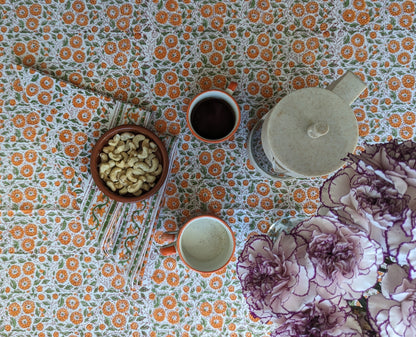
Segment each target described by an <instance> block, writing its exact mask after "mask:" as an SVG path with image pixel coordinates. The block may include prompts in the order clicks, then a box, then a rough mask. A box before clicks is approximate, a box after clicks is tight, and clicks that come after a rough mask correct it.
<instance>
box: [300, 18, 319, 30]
mask: <svg viewBox="0 0 416 337" xmlns="http://www.w3.org/2000/svg"><path fill="white" fill-rule="evenodd" d="M315 23H316V19H315V17H314V16H312V15H307V16H305V17H304V18H303V20H302V25H303V27H305V28H308V29H313V28H314V27H315Z"/></svg>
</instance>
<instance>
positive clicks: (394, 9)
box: [387, 2, 402, 16]
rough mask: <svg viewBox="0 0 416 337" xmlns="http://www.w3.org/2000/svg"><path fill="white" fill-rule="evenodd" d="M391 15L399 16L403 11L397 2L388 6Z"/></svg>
mask: <svg viewBox="0 0 416 337" xmlns="http://www.w3.org/2000/svg"><path fill="white" fill-rule="evenodd" d="M387 9H388V10H389V12H390V15H392V16H399V15H400V14H401V13H402V9H401V7H400V5H399V4H398V3H397V2H393V3H391V4H390V5H389V6H388V8H387Z"/></svg>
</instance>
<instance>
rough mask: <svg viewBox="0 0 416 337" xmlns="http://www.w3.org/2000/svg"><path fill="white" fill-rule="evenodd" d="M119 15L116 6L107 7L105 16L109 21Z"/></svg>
mask: <svg viewBox="0 0 416 337" xmlns="http://www.w3.org/2000/svg"><path fill="white" fill-rule="evenodd" d="M118 15H119V10H118V7H117V6H114V5H111V6H108V7H107V16H108V17H109V18H110V19H113V20H114V19H116V18H117V17H118Z"/></svg>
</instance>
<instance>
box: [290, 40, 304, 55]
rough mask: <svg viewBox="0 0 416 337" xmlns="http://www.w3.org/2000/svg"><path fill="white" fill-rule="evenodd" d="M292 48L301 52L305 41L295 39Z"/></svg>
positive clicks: (296, 51)
mask: <svg viewBox="0 0 416 337" xmlns="http://www.w3.org/2000/svg"><path fill="white" fill-rule="evenodd" d="M292 49H293V51H294V52H295V53H302V52H303V51H304V50H305V43H304V42H303V41H302V40H295V41H294V42H293V43H292Z"/></svg>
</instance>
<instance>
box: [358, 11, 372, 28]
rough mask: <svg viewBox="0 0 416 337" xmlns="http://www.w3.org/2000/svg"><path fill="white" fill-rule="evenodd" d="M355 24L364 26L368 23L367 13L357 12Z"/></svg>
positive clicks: (368, 16)
mask: <svg viewBox="0 0 416 337" xmlns="http://www.w3.org/2000/svg"><path fill="white" fill-rule="evenodd" d="M357 22H358V23H359V24H360V25H361V26H364V25H366V24H368V23H369V22H370V15H369V14H368V13H367V12H359V13H358V15H357Z"/></svg>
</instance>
